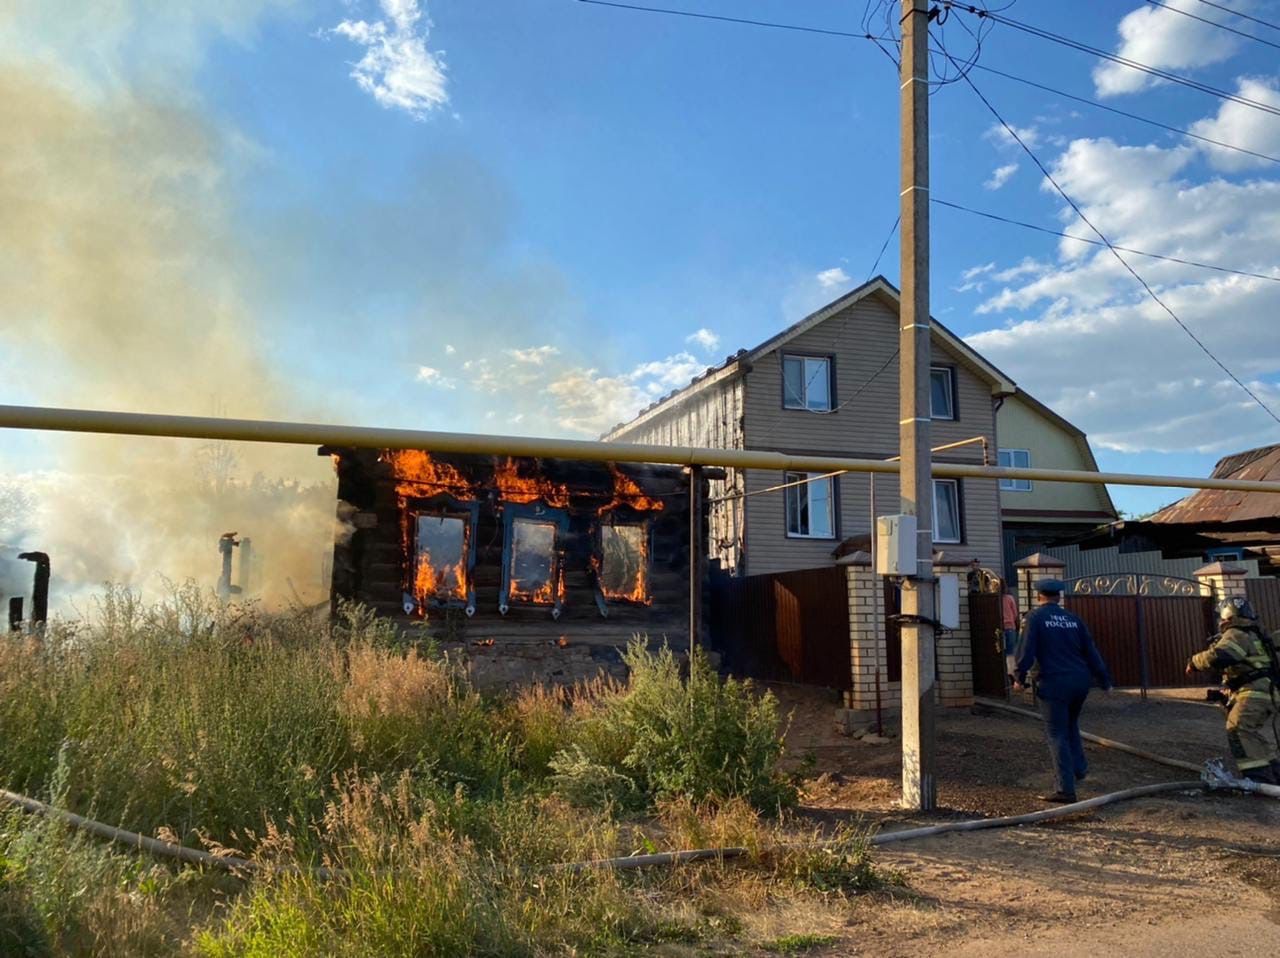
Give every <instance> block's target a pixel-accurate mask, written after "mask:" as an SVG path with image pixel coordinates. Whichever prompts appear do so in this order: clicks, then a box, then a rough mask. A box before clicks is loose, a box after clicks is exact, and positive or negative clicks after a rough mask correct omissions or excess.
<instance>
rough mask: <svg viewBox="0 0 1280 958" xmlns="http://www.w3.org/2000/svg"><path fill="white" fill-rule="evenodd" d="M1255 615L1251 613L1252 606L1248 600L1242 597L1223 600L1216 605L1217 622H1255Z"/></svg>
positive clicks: (1234, 596)
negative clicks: (1245, 620)
mask: <svg viewBox="0 0 1280 958" xmlns="http://www.w3.org/2000/svg"><path fill="white" fill-rule="evenodd" d="M1257 618H1258V616H1257V613H1255V612H1254V611H1253V606H1251V605H1250V604H1249V600H1248V599H1246V598H1243V597H1242V596H1238V595H1233V596H1231V598H1229V599H1223V600H1222V601H1221V602H1219V603H1218V621H1219V622H1227V621H1230V620H1231V619H1252V620H1255V621H1256V620H1257Z"/></svg>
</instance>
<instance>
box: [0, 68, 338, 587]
mask: <svg viewBox="0 0 1280 958" xmlns="http://www.w3.org/2000/svg"><path fill="white" fill-rule="evenodd" d="M47 75H48V74H47V73H46V72H36V71H35V70H23V69H18V68H14V67H8V68H0V128H3V129H4V130H5V141H6V143H5V149H4V150H3V151H0V209H3V210H4V211H5V213H4V215H3V216H2V217H0V315H3V316H5V317H6V318H7V322H6V324H5V326H4V327H3V330H2V331H0V336H3V340H4V346H5V348H6V349H8V350H14V351H16V353H17V354H18V355H20V356H21V357H22V363H21V364H20V365H15V369H17V370H19V371H18V372H17V373H15V374H14V375H11V377H10V380H9V382H8V383H7V384H6V388H5V390H4V392H5V393H7V394H8V398H6V399H5V400H4V401H9V402H14V401H36V402H40V403H45V404H53V405H66V406H84V407H89V408H100V409H130V410H140V411H148V412H174V413H191V414H205V415H207V414H210V413H218V414H222V415H229V416H243V417H249V418H257V417H281V416H286V415H288V416H300V417H301V416H308V415H315V414H317V413H320V412H322V411H323V410H319V409H316V408H314V407H308V406H306V405H305V404H304V403H303V402H302V401H301V400H300V399H299V397H298V396H296V395H295V394H294V393H293V392H292V391H291V390H290V389H289V388H287V387H286V386H285V384H284V382H283V379H282V377H280V376H278V375H277V373H276V370H275V369H274V368H273V366H272V363H271V362H270V361H269V359H268V358H267V354H266V352H265V351H264V348H263V340H262V334H261V327H260V325H259V323H258V321H257V318H256V317H255V316H253V315H252V314H251V312H250V311H249V309H248V308H247V307H246V305H245V303H244V302H243V301H242V300H241V293H240V290H242V289H243V288H245V287H246V286H248V285H249V284H250V282H251V280H250V278H249V277H247V276H246V275H245V274H246V270H247V267H246V266H245V264H244V262H243V259H242V258H241V257H240V256H238V254H237V247H236V245H235V243H234V242H233V239H232V236H231V231H230V228H229V225H228V218H227V211H226V209H225V207H224V203H223V200H222V197H223V196H224V195H225V187H226V184H225V182H224V180H225V179H226V173H225V167H226V163H225V159H226V154H227V151H228V150H230V149H233V148H234V142H235V141H234V140H233V139H231V138H228V137H225V136H223V135H221V134H220V132H219V131H218V130H217V129H214V128H212V127H210V126H209V125H208V124H207V123H206V122H204V121H203V120H202V119H201V118H200V117H199V116H198V115H196V114H195V113H193V112H191V111H189V110H186V109H183V108H181V107H178V106H175V105H174V104H173V103H171V102H166V101H161V100H152V99H148V98H147V97H145V96H140V95H138V94H137V93H135V92H128V91H117V92H112V93H108V94H105V95H99V96H95V97H92V98H89V97H86V96H84V95H83V94H77V93H74V92H72V91H71V90H70V89H69V88H65V87H60V86H58V85H57V84H56V83H55V82H54V81H52V80H49V79H46V78H45V77H46V76H47ZM46 442H47V445H46V446H45V448H46V449H51V450H53V451H54V452H55V457H54V458H55V459H56V461H57V468H56V469H55V470H53V471H48V472H33V471H30V470H24V469H23V468H22V464H21V463H18V462H11V463H10V470H11V472H10V475H9V476H8V477H7V478H8V480H9V485H10V486H13V485H14V484H16V485H17V487H18V488H19V489H21V490H22V491H23V492H24V493H25V496H26V499H25V500H24V501H21V502H19V501H16V500H15V501H14V502H12V503H10V504H8V507H7V509H6V511H5V516H4V522H5V525H6V527H7V531H6V534H5V536H4V537H3V539H2V540H0V544H2V545H4V546H6V547H9V546H17V547H21V548H28V549H30V548H36V549H41V550H42V551H46V552H49V553H50V554H51V556H52V558H53V563H54V601H55V603H57V602H58V600H60V599H61V600H65V599H66V598H67V597H68V596H69V595H74V594H75V593H77V592H78V591H81V590H84V589H88V588H93V587H96V586H98V585H100V584H101V583H102V582H104V581H108V580H110V581H115V582H124V583H128V584H130V585H132V586H135V587H137V588H140V589H142V590H144V591H153V590H156V589H159V588H162V587H163V583H164V579H165V578H166V577H167V578H168V579H171V580H182V579H184V578H186V577H194V578H196V579H198V580H199V581H200V582H201V583H202V584H207V585H210V586H212V585H213V583H214V581H215V580H216V576H217V569H218V551H217V537H218V535H219V534H221V533H223V532H231V531H236V532H238V533H240V534H241V535H244V536H250V537H252V539H253V540H254V546H255V551H257V552H258V554H259V555H260V556H261V557H262V560H263V566H262V580H261V581H262V586H263V595H264V596H265V597H266V598H268V599H270V600H286V599H293V598H294V595H295V592H296V594H297V597H298V598H300V599H302V600H303V601H315V600H317V599H319V598H323V596H324V591H323V588H322V582H321V571H320V570H321V567H322V563H323V562H324V557H325V555H326V553H327V552H329V550H330V549H331V546H332V542H333V533H334V529H333V524H334V519H333V516H334V501H333V477H332V469H331V467H330V465H329V462H328V460H326V459H323V458H320V457H317V456H316V453H315V450H314V449H310V448H303V447H295V448H282V447H274V446H266V445H256V444H243V445H237V446H229V445H226V444H217V445H210V444H201V443H196V442H186V441H177V440H155V439H147V440H143V439H122V438H115V437H96V438H95V437H62V438H53V437H50V438H48V439H47V440H46ZM3 505H4V504H0V506H3ZM15 538H16V539H19V540H20V541H16V542H14V541H11V540H13V539H15ZM6 557H7V558H12V557H11V556H8V555H7V553H6ZM20 565H23V566H25V565H26V564H25V563H22V564H20ZM19 571H22V570H21V569H20V570H19ZM6 585H8V583H6Z"/></svg>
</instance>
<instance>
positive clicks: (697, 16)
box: [578, 0, 886, 40]
mask: <svg viewBox="0 0 1280 958" xmlns="http://www.w3.org/2000/svg"><path fill="white" fill-rule="evenodd" d="M578 2H579V3H588V4H591V5H592V6H595V7H613V8H615V9H617V10H634V11H636V12H637V13H661V14H666V15H667V16H671V17H688V18H689V19H690V20H718V21H720V22H721V23H740V24H743V25H745V26H751V27H769V28H771V29H774V30H792V31H795V32H796V33H819V34H822V35H823V36H828V37H844V38H845V39H851V40H876V39H881V40H883V39H886V38H885V37H875V36H873V35H872V34H870V33H852V32H850V31H848V30H829V29H827V28H825V27H807V26H803V25H801V24H798V23H778V22H775V21H773V20H750V19H747V18H745V17H726V16H721V15H720V14H716V13H696V12H694V11H693V10H676V9H673V8H671V7H646V6H642V5H640V4H638V3H618V2H615V0H578Z"/></svg>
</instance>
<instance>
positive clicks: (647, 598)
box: [591, 526, 653, 605]
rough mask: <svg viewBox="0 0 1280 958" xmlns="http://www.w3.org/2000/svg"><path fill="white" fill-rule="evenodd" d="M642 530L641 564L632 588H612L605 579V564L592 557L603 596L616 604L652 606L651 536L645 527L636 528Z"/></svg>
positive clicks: (592, 564) (592, 565) (593, 567)
mask: <svg viewBox="0 0 1280 958" xmlns="http://www.w3.org/2000/svg"><path fill="white" fill-rule="evenodd" d="M633 528H639V529H640V530H641V535H640V563H639V566H638V567H637V569H636V575H635V578H634V579H633V580H632V585H631V587H630V588H629V589H628V588H620V589H619V588H612V589H611V588H610V587H609V585H608V583H606V581H605V578H604V563H603V562H602V561H601V559H600V558H598V557H596V556H594V555H593V556H592V557H591V568H592V569H594V570H595V573H596V581H597V582H598V583H599V584H600V592H601V594H602V595H603V596H604V597H605V598H606V599H609V600H611V601H615V602H635V603H638V604H640V605H651V604H652V603H653V596H651V595H650V594H649V535H648V529H647V528H646V527H645V526H636V527H633Z"/></svg>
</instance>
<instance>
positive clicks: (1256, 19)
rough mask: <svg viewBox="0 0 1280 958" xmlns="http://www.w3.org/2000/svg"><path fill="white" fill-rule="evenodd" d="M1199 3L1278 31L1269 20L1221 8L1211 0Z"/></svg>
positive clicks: (1240, 11) (1229, 8)
mask: <svg viewBox="0 0 1280 958" xmlns="http://www.w3.org/2000/svg"><path fill="white" fill-rule="evenodd" d="M1199 2H1200V3H1203V4H1204V5H1205V6H1206V7H1213V8H1214V9H1215V10H1221V11H1223V12H1224V13H1229V14H1231V15H1232V16H1234V17H1240V18H1241V19H1243V20H1252V21H1253V22H1254V23H1257V24H1260V25H1261V26H1264V27H1267V28H1269V29H1271V30H1280V26H1277V25H1276V24H1274V23H1272V22H1271V21H1270V20H1262V19H1260V18H1259V17H1255V16H1252V15H1250V14H1248V13H1245V12H1243V11H1242V10H1234V9H1232V8H1231V7H1227V6H1223V5H1222V4H1221V3H1214V2H1213V0H1199Z"/></svg>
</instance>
